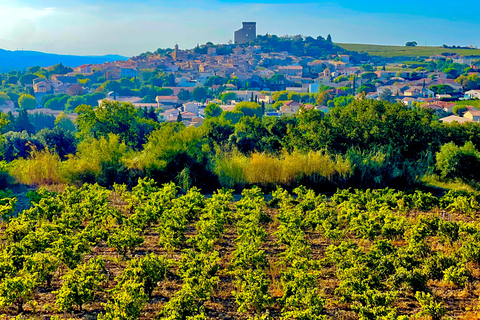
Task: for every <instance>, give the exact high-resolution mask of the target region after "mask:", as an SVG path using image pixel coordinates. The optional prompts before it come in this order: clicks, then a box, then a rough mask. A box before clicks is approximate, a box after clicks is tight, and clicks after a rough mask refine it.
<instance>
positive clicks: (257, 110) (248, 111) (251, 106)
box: [233, 101, 263, 118]
mask: <svg viewBox="0 0 480 320" xmlns="http://www.w3.org/2000/svg"><path fill="white" fill-rule="evenodd" d="M236 111H238V112H242V113H243V114H244V115H245V116H247V117H255V116H257V117H258V118H261V117H262V116H263V110H262V107H261V106H260V105H259V104H258V103H256V102H245V101H244V102H240V103H238V104H236V105H235V108H234V109H233V112H236Z"/></svg>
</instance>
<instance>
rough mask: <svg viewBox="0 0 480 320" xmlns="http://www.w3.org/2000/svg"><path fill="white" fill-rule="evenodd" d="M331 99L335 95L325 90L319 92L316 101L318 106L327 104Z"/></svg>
mask: <svg viewBox="0 0 480 320" xmlns="http://www.w3.org/2000/svg"><path fill="white" fill-rule="evenodd" d="M330 100H333V96H332V95H331V94H330V92H328V91H324V92H320V93H319V94H318V96H317V100H316V103H317V105H318V106H325V105H327V103H328V101H330Z"/></svg>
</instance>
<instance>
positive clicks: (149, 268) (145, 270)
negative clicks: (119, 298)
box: [116, 253, 171, 297]
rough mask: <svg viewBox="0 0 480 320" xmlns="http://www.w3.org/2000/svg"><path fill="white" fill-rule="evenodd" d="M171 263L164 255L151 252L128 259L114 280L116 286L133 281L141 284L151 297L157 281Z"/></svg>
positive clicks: (165, 272) (164, 275) (120, 286)
mask: <svg viewBox="0 0 480 320" xmlns="http://www.w3.org/2000/svg"><path fill="white" fill-rule="evenodd" d="M170 265H171V263H170V262H169V261H168V260H167V259H166V258H165V257H159V256H157V255H155V254H153V253H151V254H149V255H147V256H145V257H143V258H139V259H133V260H130V261H129V262H128V264H127V266H126V268H125V269H124V270H123V272H122V274H121V276H119V277H118V278H117V279H116V280H117V281H118V284H117V286H116V288H117V289H118V288H120V289H121V288H122V287H123V286H124V285H125V284H126V283H127V282H129V281H134V282H137V283H141V284H143V292H144V293H145V294H146V295H147V296H148V297H151V296H152V293H153V290H154V289H155V287H156V286H157V283H158V282H160V281H161V280H164V279H165V278H166V276H167V272H168V270H169V269H170Z"/></svg>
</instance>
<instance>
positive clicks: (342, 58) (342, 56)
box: [338, 54, 350, 64]
mask: <svg viewBox="0 0 480 320" xmlns="http://www.w3.org/2000/svg"><path fill="white" fill-rule="evenodd" d="M338 57H339V58H340V61H342V62H345V63H347V64H348V63H350V56H349V55H347V54H339V55H338Z"/></svg>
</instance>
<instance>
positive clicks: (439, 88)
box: [430, 84, 455, 94]
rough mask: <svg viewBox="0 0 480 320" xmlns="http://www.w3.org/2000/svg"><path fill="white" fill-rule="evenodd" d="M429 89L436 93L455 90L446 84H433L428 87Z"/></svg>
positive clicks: (448, 92)
mask: <svg viewBox="0 0 480 320" xmlns="http://www.w3.org/2000/svg"><path fill="white" fill-rule="evenodd" d="M430 90H432V91H433V92H435V93H436V94H451V93H453V92H455V90H454V89H453V88H452V87H451V86H449V85H448V84H439V85H433V86H431V87H430Z"/></svg>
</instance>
